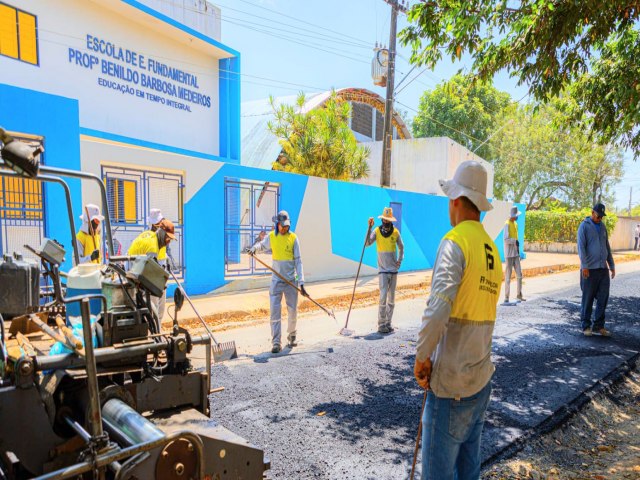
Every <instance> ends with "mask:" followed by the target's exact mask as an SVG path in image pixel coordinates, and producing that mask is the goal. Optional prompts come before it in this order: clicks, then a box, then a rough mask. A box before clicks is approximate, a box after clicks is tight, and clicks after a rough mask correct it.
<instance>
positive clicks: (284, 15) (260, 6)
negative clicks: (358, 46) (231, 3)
mask: <svg viewBox="0 0 640 480" xmlns="http://www.w3.org/2000/svg"><path fill="white" fill-rule="evenodd" d="M239 1H241V2H242V3H246V4H248V5H251V6H252V7H256V8H260V9H262V10H266V11H268V12H271V13H275V14H276V15H280V16H282V17H286V18H290V19H292V20H295V21H296V22H300V23H304V24H305V25H310V26H312V27H316V28H318V29H321V30H326V31H327V32H331V33H335V34H337V35H341V36H344V37H347V38H351V39H352V40H357V41H359V42H364V40H362V39H361V38H358V37H354V36H352V35H347V34H346V33H342V32H339V31H337V30H332V29H330V28H326V27H323V26H321V25H318V24H315V23H311V22H307V21H306V20H301V19H299V18H297V17H292V16H291V15H287V14H285V13H282V12H278V11H277V10H273V9H271V8H267V7H264V6H262V5H258V4H256V3H253V2H250V1H248V0H239Z"/></svg>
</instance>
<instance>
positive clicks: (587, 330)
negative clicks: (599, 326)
mask: <svg viewBox="0 0 640 480" xmlns="http://www.w3.org/2000/svg"><path fill="white" fill-rule="evenodd" d="M582 334H583V335H584V336H585V337H590V336H591V335H593V331H592V330H591V329H590V328H589V327H587V328H585V329H584V330H583V331H582Z"/></svg>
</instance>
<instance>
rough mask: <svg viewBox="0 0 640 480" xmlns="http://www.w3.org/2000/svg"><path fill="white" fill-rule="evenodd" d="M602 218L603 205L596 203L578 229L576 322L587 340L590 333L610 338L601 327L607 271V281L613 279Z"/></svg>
mask: <svg viewBox="0 0 640 480" xmlns="http://www.w3.org/2000/svg"><path fill="white" fill-rule="evenodd" d="M604 216H606V213H605V206H604V205H603V204H602V203H598V204H596V205H594V206H593V209H592V210H591V216H590V217H587V218H585V219H584V220H583V221H582V223H581V224H580V227H579V228H578V256H579V257H580V288H581V289H582V306H581V312H580V319H581V321H582V333H584V334H585V335H586V336H588V337H590V336H591V335H592V334H593V333H594V332H596V333H599V334H600V335H602V336H603V337H609V336H611V332H609V330H607V329H606V328H604V319H605V310H606V308H607V302H608V301H609V285H610V280H609V271H611V273H610V274H611V278H614V277H615V276H616V270H615V269H616V267H615V265H614V263H613V255H611V247H610V246H609V237H608V235H607V228H606V227H605V225H604V223H602V218H603V217H604ZM607 265H608V268H607ZM594 300H596V302H597V303H596V318H595V320H594V322H593V328H592V325H591V311H592V309H593V301H594Z"/></svg>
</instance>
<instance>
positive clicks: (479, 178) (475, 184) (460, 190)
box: [440, 160, 493, 212]
mask: <svg viewBox="0 0 640 480" xmlns="http://www.w3.org/2000/svg"><path fill="white" fill-rule="evenodd" d="M440 188H442V191H443V192H444V194H445V195H446V196H447V197H449V198H450V199H452V200H455V199H456V198H460V197H467V198H468V199H469V200H471V202H473V204H474V205H475V206H476V207H478V210H480V211H481V212H487V211H489V210H491V209H493V206H492V205H491V203H489V200H488V199H487V170H486V169H485V168H484V167H483V166H482V165H481V164H480V163H478V162H476V161H473V160H469V161H467V162H462V163H461V164H460V165H458V169H457V170H456V173H455V174H454V176H453V180H440Z"/></svg>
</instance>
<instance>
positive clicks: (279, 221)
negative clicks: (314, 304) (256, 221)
mask: <svg viewBox="0 0 640 480" xmlns="http://www.w3.org/2000/svg"><path fill="white" fill-rule="evenodd" d="M273 221H274V222H275V224H276V228H275V229H274V230H272V231H271V232H270V233H269V235H267V236H265V237H264V239H263V240H262V241H260V242H258V243H256V244H255V245H254V246H253V247H251V248H250V249H249V253H250V254H251V255H254V254H255V253H256V252H259V251H261V250H271V255H272V258H273V262H272V265H271V266H272V268H273V270H274V272H278V273H279V274H280V275H282V277H283V278H285V279H286V280H287V281H288V282H290V283H291V284H293V285H296V284H297V285H298V287H299V288H300V291H301V292H302V295H304V296H308V294H307V291H306V290H305V289H304V272H303V270H302V259H301V258H300V242H299V241H298V236H297V235H296V234H295V233H293V232H292V231H291V230H290V229H291V219H290V218H289V213H287V212H286V211H285V210H281V211H280V212H278V215H276V216H275V217H273ZM283 295H284V298H285V302H286V304H287V312H288V316H287V341H288V346H289V348H292V347H294V346H296V322H297V318H298V290H297V289H296V288H295V287H293V286H291V285H289V284H288V283H287V282H285V281H284V280H282V278H280V277H278V275H276V274H275V273H274V274H273V275H272V276H271V287H270V289H269V297H270V310H271V344H272V348H271V353H279V352H280V350H281V349H282V347H281V337H282V333H281V329H282V327H281V322H282V296H283Z"/></svg>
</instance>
